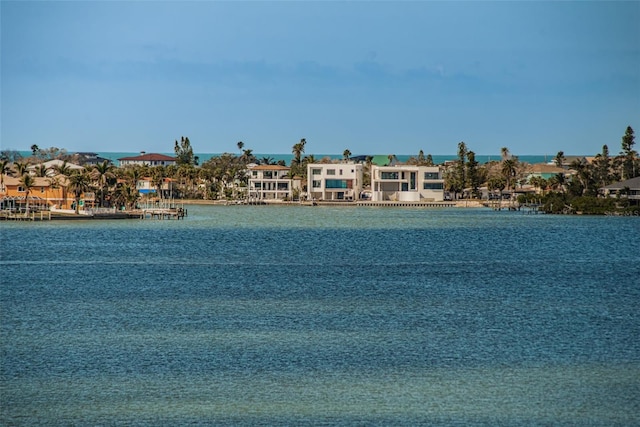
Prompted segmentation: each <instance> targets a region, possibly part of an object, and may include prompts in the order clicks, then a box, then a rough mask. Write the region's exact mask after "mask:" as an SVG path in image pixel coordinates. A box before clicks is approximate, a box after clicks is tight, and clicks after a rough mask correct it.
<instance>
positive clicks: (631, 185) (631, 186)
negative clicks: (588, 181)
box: [600, 176, 640, 201]
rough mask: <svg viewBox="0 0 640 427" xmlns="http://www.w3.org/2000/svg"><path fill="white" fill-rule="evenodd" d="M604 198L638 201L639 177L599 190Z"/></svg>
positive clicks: (639, 194)
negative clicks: (624, 198) (623, 198)
mask: <svg viewBox="0 0 640 427" xmlns="http://www.w3.org/2000/svg"><path fill="white" fill-rule="evenodd" d="M600 192H601V193H602V194H604V195H605V197H621V198H622V197H626V198H628V199H629V200H636V201H638V200H640V176H637V177H635V178H631V179H627V180H624V181H620V182H614V183H613V184H610V185H607V186H605V187H602V188H600Z"/></svg>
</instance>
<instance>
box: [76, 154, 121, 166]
mask: <svg viewBox="0 0 640 427" xmlns="http://www.w3.org/2000/svg"><path fill="white" fill-rule="evenodd" d="M72 157H73V159H74V160H75V161H76V162H77V163H78V164H80V165H97V164H98V163H104V162H107V163H112V161H111V160H110V159H107V158H105V157H100V156H98V154H97V153H84V152H79V153H74V154H73V155H72Z"/></svg>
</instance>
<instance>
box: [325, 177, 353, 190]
mask: <svg viewBox="0 0 640 427" xmlns="http://www.w3.org/2000/svg"><path fill="white" fill-rule="evenodd" d="M324 184H325V188H349V187H348V183H347V180H346V179H327V180H326V181H325V183H324Z"/></svg>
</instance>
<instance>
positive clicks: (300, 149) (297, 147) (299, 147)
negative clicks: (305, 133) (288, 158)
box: [291, 138, 307, 165]
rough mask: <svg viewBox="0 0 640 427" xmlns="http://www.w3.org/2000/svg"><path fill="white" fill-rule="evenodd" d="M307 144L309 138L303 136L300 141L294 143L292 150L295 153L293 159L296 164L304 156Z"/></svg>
mask: <svg viewBox="0 0 640 427" xmlns="http://www.w3.org/2000/svg"><path fill="white" fill-rule="evenodd" d="M306 144H307V140H306V139H304V138H302V139H301V140H300V142H298V143H297V144H294V145H293V149H292V150H291V152H292V153H293V159H294V160H295V162H296V164H298V165H299V164H300V158H301V157H302V153H304V146H305V145H306Z"/></svg>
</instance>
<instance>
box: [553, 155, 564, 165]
mask: <svg viewBox="0 0 640 427" xmlns="http://www.w3.org/2000/svg"><path fill="white" fill-rule="evenodd" d="M554 161H555V163H556V166H558V167H559V168H561V167H563V166H564V151H558V154H556V158H555V160H554Z"/></svg>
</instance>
